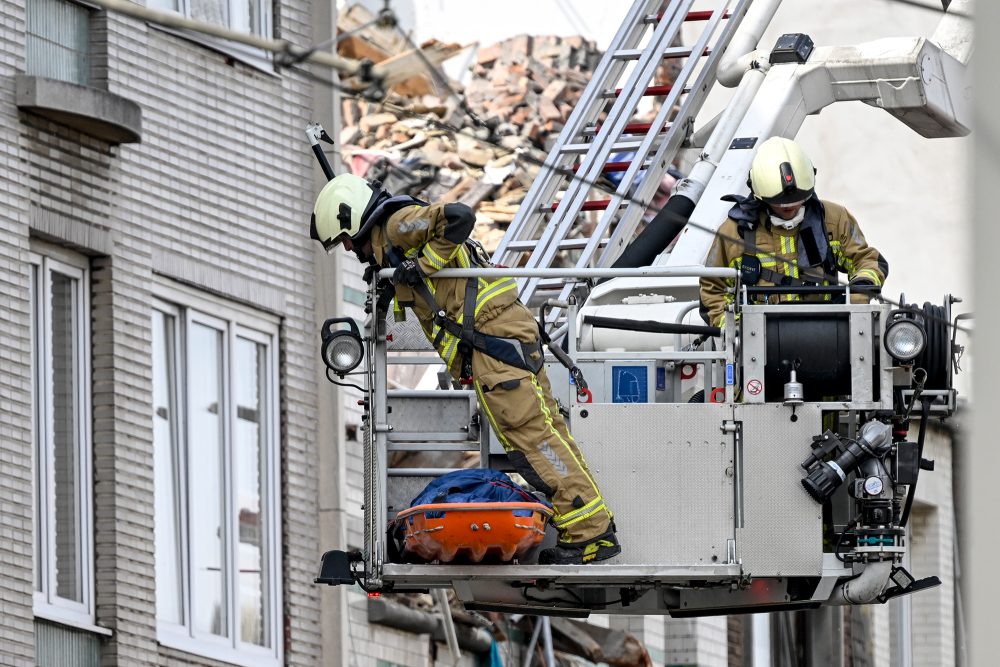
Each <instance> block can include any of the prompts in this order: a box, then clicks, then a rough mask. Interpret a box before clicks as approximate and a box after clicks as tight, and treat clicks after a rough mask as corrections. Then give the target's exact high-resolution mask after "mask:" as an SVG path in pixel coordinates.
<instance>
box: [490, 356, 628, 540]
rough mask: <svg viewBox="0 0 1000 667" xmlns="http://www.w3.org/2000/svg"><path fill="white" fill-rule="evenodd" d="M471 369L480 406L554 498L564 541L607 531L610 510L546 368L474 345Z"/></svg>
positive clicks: (524, 471) (532, 479) (526, 472)
mask: <svg viewBox="0 0 1000 667" xmlns="http://www.w3.org/2000/svg"><path fill="white" fill-rule="evenodd" d="M472 370H473V377H474V378H475V387H476V393H477V394H478V396H479V403H480V406H481V407H482V410H483V413H484V414H485V415H486V417H487V418H488V419H489V421H490V425H491V426H492V427H493V431H494V433H496V436H497V438H498V439H499V440H500V444H501V445H503V448H504V449H505V450H506V451H507V456H508V458H509V459H510V461H511V464H512V465H513V466H514V468H515V470H517V472H518V473H520V474H521V476H522V477H524V478H525V480H526V481H527V482H528V483H530V484H531V485H532V486H534V487H535V488H536V489H538V490H539V491H541V492H542V493H544V494H545V495H546V496H547V497H548V498H549V500H551V501H552V504H553V506H554V507H555V511H556V514H555V516H554V517H553V520H552V521H553V524H554V525H555V526H556V528H557V529H558V531H559V540H560V542H570V543H572V542H581V541H584V540H589V539H592V538H594V537H596V536H598V535H600V534H602V533H605V532H607V531H608V529H609V525H610V522H611V518H612V514H611V511H610V510H609V509H608V507H607V506H606V505H605V504H604V498H603V497H602V496H601V492H600V490H599V489H598V486H597V482H596V481H594V477H593V475H591V473H590V469H589V468H588V467H587V462H586V460H585V459H584V458H583V454H582V453H581V452H580V449H579V447H577V445H576V441H574V440H573V436H572V435H570V433H569V429H568V428H567V427H566V422H565V420H563V417H562V415H561V414H560V413H559V407H558V405H557V404H556V401H555V399H553V398H552V387H551V386H550V385H549V380H548V377H547V376H546V374H545V369H544V368H543V369H542V370H540V371H539V372H538V374H537V375H533V374H531V373H528V372H526V371H523V370H520V369H516V368H513V367H511V366H507V365H505V364H503V363H502V362H500V361H497V360H496V359H493V358H491V357H489V356H487V355H485V354H483V353H481V352H479V351H474V352H473V356H472Z"/></svg>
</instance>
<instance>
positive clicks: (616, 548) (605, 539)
mask: <svg viewBox="0 0 1000 667" xmlns="http://www.w3.org/2000/svg"><path fill="white" fill-rule="evenodd" d="M621 552H622V547H621V545H620V544H618V538H617V537H615V531H614V529H613V528H612V529H611V530H609V531H608V532H606V533H603V534H601V535H598V536H597V537H594V538H592V539H589V540H587V541H585V542H575V543H563V544H559V545H558V546H554V547H551V548H549V549H545V550H543V551H542V553H540V554H539V555H538V564H539V565H585V564H587V563H594V562H597V561H599V560H607V559H608V558H612V557H614V556H617V555H618V554H620V553H621Z"/></svg>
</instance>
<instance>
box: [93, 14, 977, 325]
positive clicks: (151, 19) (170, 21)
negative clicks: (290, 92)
mask: <svg viewBox="0 0 1000 667" xmlns="http://www.w3.org/2000/svg"><path fill="white" fill-rule="evenodd" d="M113 1H114V2H117V0H101V2H102V3H106V4H102V6H103V7H105V9H107V10H108V11H118V12H120V13H123V14H126V15H128V16H132V17H138V14H137V13H136V11H133V9H132V8H129V9H127V10H126V9H125V8H124V7H125V6H124V5H123V6H117V5H115V4H113ZM896 1H897V2H905V1H908V0H896ZM956 13H957V12H956ZM141 18H142V19H143V20H146V21H147V22H148V23H151V24H154V25H164V26H171V25H175V24H177V22H178V21H180V20H181V19H180V17H175V16H168V15H167V14H165V13H163V12H147V13H146V14H144V15H143V16H142V17H141ZM194 23H196V22H190V21H187V22H184V24H183V27H184V28H186V29H190V30H195V31H200V32H207V31H209V30H210V29H212V30H214V27H213V26H207V25H200V24H198V25H195V24H194ZM229 32H232V31H229ZM229 32H227V33H226V37H227V38H231V39H236V38H237V36H233V35H230V34H229ZM238 36H239V37H240V38H241V39H242V38H244V37H245V36H243V35H238ZM243 41H250V40H246V39H244V40H243ZM264 41H266V40H256V42H254V45H255V46H258V47H259V48H264V49H266V50H270V51H273V52H275V53H285V54H288V55H289V56H292V59H291V60H287V61H284V62H293V61H294V58H297V57H299V56H300V55H302V53H301V52H296V50H295V48H294V47H293V46H292V45H290V44H289V43H287V42H284V43H281V44H280V47H279V46H275V44H276V43H275V44H272V43H271V42H267V43H266V44H264ZM272 41H273V40H272ZM257 42H260V44H258V43H257ZM313 48H316V47H313ZM308 51H309V50H308V49H307V53H306V55H305V56H304V57H306V58H308V57H310V55H309V53H308ZM417 52H418V55H419V57H421V58H422V59H424V60H426V56H424V55H423V54H422V53H421V52H420V51H419V50H418V51H417ZM314 55H318V54H315V53H314ZM282 64H283V63H278V66H279V68H280V67H281V65H282ZM362 65H363V68H362V70H363V71H362V72H361V74H362V76H363V77H364V76H367V78H368V79H371V75H370V72H368V73H367V74H366V72H365V71H364V70H366V69H370V66H371V65H372V63H370V61H369V62H368V63H362ZM432 69H433V68H432ZM286 70H287V71H292V72H295V73H298V74H300V75H301V76H304V77H306V78H308V79H310V80H312V81H315V82H318V83H321V84H323V85H326V86H329V87H330V88H333V89H335V90H338V91H340V92H342V93H343V94H345V95H347V96H348V97H360V98H362V99H366V100H370V101H376V102H379V101H381V103H382V104H383V105H384V106H388V107H391V108H393V110H394V111H397V112H398V113H401V114H404V115H407V116H410V117H413V118H422V119H424V120H425V121H427V122H428V123H429V124H431V125H434V126H436V127H439V128H442V129H446V130H448V131H449V132H453V133H458V132H460V131H461V130H460V128H455V127H453V126H450V125H448V124H447V123H443V122H440V121H434V120H431V119H428V118H426V117H424V116H421V115H420V114H416V113H414V112H411V111H409V110H408V109H404V108H402V107H400V106H398V105H395V104H393V103H391V102H388V101H386V100H384V99H381V100H380V99H379V98H378V97H377V96H375V95H373V93H374V92H376V91H381V88H380V87H378V86H376V87H374V88H369V89H368V91H370V92H369V93H368V94H366V93H365V92H363V91H358V90H352V89H349V88H346V87H344V86H341V85H340V84H338V83H336V82H333V81H330V80H329V79H325V78H324V77H321V76H318V75H316V74H313V73H312V72H310V71H308V70H304V69H303V68H301V67H299V66H297V65H290V66H288V67H287V68H286ZM432 75H433V73H432ZM376 83H377V81H376ZM446 87H447V88H448V89H449V90H450V86H446ZM452 94H453V95H455V96H456V97H458V95H457V93H454V91H452ZM459 102H460V103H459V107H460V108H461V109H462V111H463V113H465V114H466V115H468V116H469V118H470V119H471V120H472V121H473V122H474V123H476V124H477V125H478V126H480V127H483V126H485V127H486V128H487V129H489V124H488V123H485V122H484V121H482V120H481V119H479V118H478V116H476V115H475V114H474V113H473V112H471V110H470V109H469V108H468V105H467V104H466V103H465V102H464V100H462V99H461V98H459ZM466 136H471V138H472V139H473V140H475V141H479V142H482V143H485V144H487V145H489V146H491V147H493V148H495V149H497V150H498V151H501V154H503V155H507V154H510V153H514V152H517V153H519V158H520V159H522V160H524V161H525V162H529V163H531V164H534V165H536V166H538V167H539V168H540V169H546V170H549V171H556V172H558V173H560V175H562V176H564V177H565V178H569V179H571V180H576V181H579V182H580V183H582V184H584V185H587V186H588V187H591V188H594V189H596V190H599V191H601V192H605V193H609V194H613V195H614V194H616V193H615V192H614V191H611V190H609V189H608V188H607V186H606V185H604V184H603V183H601V182H600V181H591V180H588V179H585V178H583V177H580V176H578V175H576V174H575V173H573V172H572V171H571V170H568V169H563V168H557V167H553V166H551V165H548V164H546V163H545V162H544V161H543V160H539V159H537V158H534V157H532V156H531V155H530V154H527V153H526V152H524V151H512V150H511V149H508V148H506V147H504V146H502V145H500V144H498V143H496V142H494V141H491V137H487V138H483V137H477V136H475V135H468V134H466ZM621 200H622V201H623V202H626V203H638V204H640V205H642V206H644V207H646V208H648V207H649V206H650V205H651V202H647V201H643V200H638V199H636V198H634V197H631V196H630V195H628V194H622V195H621ZM665 217H667V218H668V219H672V221H675V222H683V223H684V224H686V225H688V226H690V227H691V228H693V229H699V230H701V231H705V232H707V233H710V234H713V235H715V236H717V237H719V238H722V239H723V240H727V241H730V242H733V243H736V244H737V245H741V246H745V243H744V242H743V240H742V239H738V238H729V237H727V236H725V235H722V234H720V233H719V232H718V230H716V229H712V228H709V227H707V226H705V225H699V224H697V223H694V222H692V221H691V220H690V219H683V218H682V217H681V216H677V215H676V214H672V213H671V214H669V215H668V216H665ZM779 261H781V262H782V263H784V264H787V265H793V264H794V263H793V262H791V261H789V260H779ZM837 284H838V285H841V286H845V285H846V284H847V283H844V282H840V281H839V280H838V282H837ZM880 299H881V300H882V301H883V302H886V303H889V304H892V305H894V306H897V307H899V306H900V304H898V303H896V302H895V301H892V300H891V299H887V298H885V297H880ZM946 324H947V326H948V327H949V328H951V329H954V330H956V331H963V332H965V333H970V331H969V329H967V328H966V327H962V326H960V325H958V324H954V323H952V322H947V323H946Z"/></svg>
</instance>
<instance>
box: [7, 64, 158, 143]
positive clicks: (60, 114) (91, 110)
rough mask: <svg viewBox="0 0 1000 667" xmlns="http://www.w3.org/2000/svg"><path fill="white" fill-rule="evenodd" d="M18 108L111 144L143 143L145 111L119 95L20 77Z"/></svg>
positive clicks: (52, 81) (65, 82)
mask: <svg viewBox="0 0 1000 667" xmlns="http://www.w3.org/2000/svg"><path fill="white" fill-rule="evenodd" d="M15 100H16V103H17V108H18V109H21V110H22V111H27V112H30V113H33V114H37V115H39V116H43V117H45V118H48V119H49V120H52V121H55V122H56V123H61V124H62V125H68V126H69V127H72V128H74V129H76V130H79V131H80V132H83V133H84V134H89V135H90V136H92V137H96V138H98V139H101V140H103V141H107V142H108V143H110V144H131V143H136V142H138V141H140V140H141V139H142V108H141V107H140V106H139V105H138V104H136V103H135V102H133V101H131V100H127V99H125V98H124V97H121V96H120V95H115V94H113V93H109V92H108V91H106V90H99V89H97V88H91V87H89V86H81V85H79V84H75V83H69V82H68V81H58V80H55V79H46V78H44V77H40V76H28V75H26V74H19V75H18V76H17V81H16V93H15Z"/></svg>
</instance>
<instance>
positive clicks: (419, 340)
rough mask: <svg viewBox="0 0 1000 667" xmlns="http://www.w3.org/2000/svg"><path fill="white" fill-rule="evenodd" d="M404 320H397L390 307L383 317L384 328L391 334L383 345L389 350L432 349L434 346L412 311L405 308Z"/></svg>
mask: <svg viewBox="0 0 1000 667" xmlns="http://www.w3.org/2000/svg"><path fill="white" fill-rule="evenodd" d="M405 312H406V320H404V321H403V322H397V321H396V319H395V317H394V316H393V314H392V309H390V310H389V314H388V315H387V316H386V319H385V330H386V332H387V333H389V334H391V335H392V340H387V341H386V344H385V347H386V349H387V350H388V351H389V352H416V351H422V350H430V351H433V350H434V346H433V345H431V343H430V341H429V340H427V336H425V335H424V330H423V329H422V328H421V326H420V321H419V320H418V319H417V316H416V315H414V314H413V311H412V310H410V309H409V308H407V309H406V311H405Z"/></svg>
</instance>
